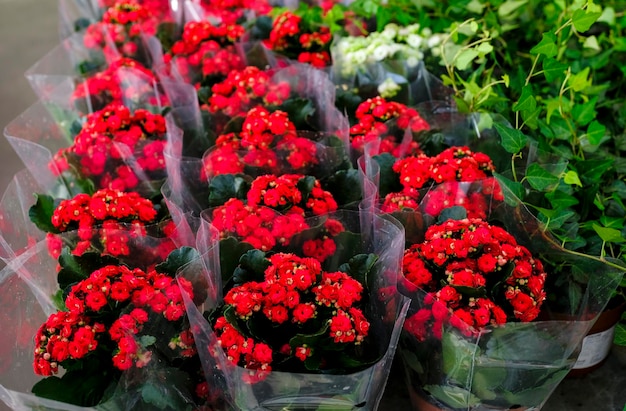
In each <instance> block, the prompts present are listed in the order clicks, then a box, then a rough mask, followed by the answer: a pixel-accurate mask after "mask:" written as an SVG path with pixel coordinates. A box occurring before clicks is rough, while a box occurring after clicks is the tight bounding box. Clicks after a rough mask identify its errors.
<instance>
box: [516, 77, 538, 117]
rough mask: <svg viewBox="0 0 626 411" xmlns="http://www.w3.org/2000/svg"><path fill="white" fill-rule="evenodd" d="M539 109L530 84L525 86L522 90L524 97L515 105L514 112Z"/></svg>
mask: <svg viewBox="0 0 626 411" xmlns="http://www.w3.org/2000/svg"><path fill="white" fill-rule="evenodd" d="M536 108H537V100H535V96H534V95H533V89H532V86H531V85H530V84H528V85H526V86H524V88H523V89H522V95H521V96H520V98H519V100H517V102H516V103H515V104H513V111H533V110H535V109H536Z"/></svg>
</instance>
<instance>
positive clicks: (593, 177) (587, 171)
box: [576, 158, 615, 184]
mask: <svg viewBox="0 0 626 411" xmlns="http://www.w3.org/2000/svg"><path fill="white" fill-rule="evenodd" d="M614 161H615V160H613V159H612V158H605V159H600V160H584V161H579V162H577V163H576V167H577V168H578V175H579V176H580V178H581V180H582V181H583V182H584V183H589V184H593V183H596V182H597V181H600V179H601V177H602V175H603V174H604V173H606V172H607V171H608V170H609V169H611V167H613V163H614Z"/></svg>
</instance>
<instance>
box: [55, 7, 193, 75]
mask: <svg viewBox="0 0 626 411" xmlns="http://www.w3.org/2000/svg"><path fill="white" fill-rule="evenodd" d="M59 16H60V23H61V25H60V32H61V36H62V38H65V37H69V36H71V35H72V33H75V32H78V31H81V30H84V31H85V43H84V44H85V45H86V46H87V47H88V48H91V49H94V50H100V51H101V52H103V53H104V55H105V56H107V57H109V56H115V55H118V54H121V55H123V56H124V57H131V58H134V59H136V60H138V61H140V62H141V63H142V64H145V65H149V64H150V61H149V57H150V56H149V53H148V52H147V49H146V48H145V44H144V42H143V40H142V37H144V36H158V37H159V38H160V39H161V40H162V41H163V42H164V43H171V42H172V41H173V40H174V38H175V37H176V36H177V35H178V30H179V29H180V25H181V24H182V18H183V9H182V5H180V4H179V1H178V0H141V1H133V2H128V3H127V2H124V1H123V0H115V1H108V0H64V1H62V2H61V3H60V4H59Z"/></svg>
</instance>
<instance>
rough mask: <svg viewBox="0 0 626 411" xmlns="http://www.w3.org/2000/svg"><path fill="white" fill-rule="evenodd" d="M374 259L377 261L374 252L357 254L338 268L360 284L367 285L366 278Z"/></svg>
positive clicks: (371, 268)
mask: <svg viewBox="0 0 626 411" xmlns="http://www.w3.org/2000/svg"><path fill="white" fill-rule="evenodd" d="M376 261H378V257H377V256H376V254H359V255H355V256H354V257H352V258H351V259H350V261H348V262H347V263H346V264H343V265H341V266H340V267H339V270H340V271H343V272H345V273H347V274H349V275H350V277H352V278H354V279H355V280H357V281H358V282H360V283H361V284H363V285H368V284H369V282H368V278H369V276H370V273H371V272H372V270H373V268H374V265H375V264H376Z"/></svg>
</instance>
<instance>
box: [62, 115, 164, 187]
mask: <svg viewBox="0 0 626 411" xmlns="http://www.w3.org/2000/svg"><path fill="white" fill-rule="evenodd" d="M165 131H166V128H165V118H164V117H163V116H161V115H160V114H152V113H151V112H149V111H147V110H145V109H137V110H135V112H134V113H131V111H130V109H129V108H127V107H125V106H123V105H116V104H113V105H109V106H107V107H105V108H104V109H102V110H100V111H97V112H94V113H92V114H90V115H88V116H87V118H86V120H85V123H84V124H83V126H82V129H81V130H80V132H79V133H78V134H77V135H76V137H75V139H74V144H72V145H71V146H70V147H68V148H64V149H61V150H59V152H57V153H56V155H55V156H54V158H53V162H52V164H51V168H52V170H53V172H55V173H59V174H62V173H70V174H72V175H74V177H78V178H88V179H91V180H93V182H94V184H95V186H96V188H111V189H116V190H120V191H125V190H140V189H141V190H145V189H147V190H149V191H154V190H155V188H152V187H150V186H151V184H152V183H153V182H157V181H161V180H163V179H164V178H165V175H166V170H165V159H164V157H163V150H164V147H165V145H166V136H165ZM157 185H158V186H160V184H157Z"/></svg>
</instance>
